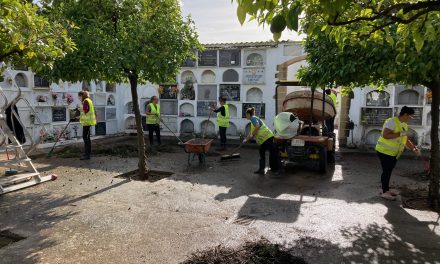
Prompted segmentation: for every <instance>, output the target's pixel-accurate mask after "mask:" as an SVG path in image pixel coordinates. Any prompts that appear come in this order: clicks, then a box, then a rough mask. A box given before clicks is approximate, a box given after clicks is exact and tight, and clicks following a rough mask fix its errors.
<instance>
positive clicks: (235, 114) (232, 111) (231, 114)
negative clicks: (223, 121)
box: [228, 104, 238, 118]
mask: <svg viewBox="0 0 440 264" xmlns="http://www.w3.org/2000/svg"><path fill="white" fill-rule="evenodd" d="M228 106H229V117H231V118H236V117H238V112H237V107H236V106H235V105H233V104H228Z"/></svg>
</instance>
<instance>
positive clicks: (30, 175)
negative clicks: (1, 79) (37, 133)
mask: <svg viewBox="0 0 440 264" xmlns="http://www.w3.org/2000/svg"><path fill="white" fill-rule="evenodd" d="M13 87H15V88H16V89H17V91H18V93H17V95H16V96H15V97H14V99H12V100H11V101H10V102H9V100H8V98H7V97H6V95H5V93H4V91H3V89H2V88H1V87H0V96H1V97H2V98H3V100H4V104H3V105H2V106H0V134H1V135H2V140H1V141H0V149H1V150H3V149H4V150H5V151H8V150H12V152H13V153H14V157H13V158H12V159H10V160H9V159H8V160H2V161H0V167H4V168H11V169H15V170H17V172H18V173H17V174H15V175H11V176H0V195H1V194H4V193H8V192H12V191H16V190H19V189H22V188H26V187H29V186H32V185H36V184H39V183H42V182H45V181H50V180H54V179H56V176H55V175H49V176H41V175H40V173H39V172H38V170H37V169H36V168H35V166H34V164H33V163H32V160H31V159H30V158H29V157H28V155H29V153H31V152H32V151H34V150H35V149H36V148H37V146H38V144H39V143H40V141H41V139H39V140H38V142H35V141H34V139H33V136H32V135H31V134H30V133H29V131H28V130H27V129H26V126H25V125H24V124H23V123H22V122H21V120H20V118H19V117H18V113H17V112H16V111H15V110H14V108H15V105H16V104H17V103H18V102H19V101H23V102H24V103H25V104H26V105H27V107H28V108H29V109H30V110H31V112H32V113H33V114H34V116H35V118H36V119H37V121H38V122H39V123H40V124H41V125H42V122H41V120H40V119H39V117H38V115H37V113H36V112H35V110H34V108H33V107H32V106H31V104H30V103H29V101H28V100H26V99H25V98H23V97H22V91H21V89H20V87H18V86H17V85H16V84H15V82H14V81H13ZM9 107H11V119H12V116H14V117H15V118H16V120H18V122H19V123H20V125H21V126H22V127H23V131H24V133H25V134H26V138H27V139H29V140H30V147H29V148H28V149H27V150H26V151H25V150H24V148H23V145H22V144H20V142H19V141H18V140H17V138H16V137H15V135H14V132H13V131H11V129H10V128H9V127H8V124H7V121H6V120H7V116H6V113H5V112H6V109H7V108H9ZM12 126H13V129H14V120H13V119H12ZM43 129H44V130H46V129H45V128H44V126H43Z"/></svg>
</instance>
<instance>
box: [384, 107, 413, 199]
mask: <svg viewBox="0 0 440 264" xmlns="http://www.w3.org/2000/svg"><path fill="white" fill-rule="evenodd" d="M413 115H414V109H412V108H410V107H407V106H404V107H403V108H402V110H401V111H400V114H399V116H398V117H392V118H389V119H387V120H386V121H385V123H384V125H383V128H382V134H381V136H380V137H379V140H378V141H377V144H376V151H377V154H378V156H379V160H380V164H381V166H382V175H381V182H382V193H381V197H382V198H384V199H387V200H396V197H395V196H396V193H394V192H392V191H390V178H391V173H392V171H393V169H394V167H395V166H396V163H397V160H398V159H399V157H400V155H401V154H402V152H403V151H404V150H405V147H407V148H408V149H411V150H413V151H414V152H415V153H416V154H417V155H418V156H420V151H419V149H418V148H417V147H416V146H415V145H414V144H413V143H412V142H411V141H410V140H408V122H409V121H410V120H411V119H412V118H413Z"/></svg>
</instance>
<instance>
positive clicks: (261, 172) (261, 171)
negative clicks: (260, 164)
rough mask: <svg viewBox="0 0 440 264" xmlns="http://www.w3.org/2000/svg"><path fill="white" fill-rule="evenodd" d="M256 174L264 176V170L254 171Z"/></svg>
mask: <svg viewBox="0 0 440 264" xmlns="http://www.w3.org/2000/svg"><path fill="white" fill-rule="evenodd" d="M254 173H255V174H264V170H257V171H254Z"/></svg>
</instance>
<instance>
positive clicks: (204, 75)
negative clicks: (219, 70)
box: [202, 70, 216, 83]
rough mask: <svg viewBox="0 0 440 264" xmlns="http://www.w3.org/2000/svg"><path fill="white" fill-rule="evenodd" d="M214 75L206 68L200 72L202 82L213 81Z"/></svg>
mask: <svg viewBox="0 0 440 264" xmlns="http://www.w3.org/2000/svg"><path fill="white" fill-rule="evenodd" d="M215 80H216V76H215V73H214V72H213V71H211V70H206V71H204V72H203V73H202V83H215Z"/></svg>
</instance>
